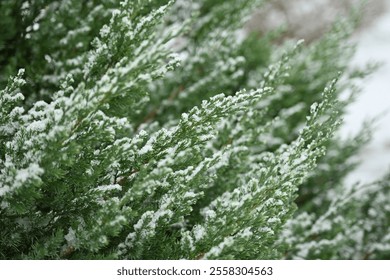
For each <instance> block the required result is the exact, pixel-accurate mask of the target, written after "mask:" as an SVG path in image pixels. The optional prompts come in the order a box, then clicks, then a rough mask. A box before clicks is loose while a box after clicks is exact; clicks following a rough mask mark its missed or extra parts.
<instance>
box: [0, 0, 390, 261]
mask: <svg viewBox="0 0 390 280" xmlns="http://www.w3.org/2000/svg"><path fill="white" fill-rule="evenodd" d="M261 2H262V1H256V0H240V1H237V0H231V1H225V0H224V1H220V0H194V1H186V0H176V1H164V0H148V1H143V0H133V1H122V2H119V1H114V0H94V1H79V0H66V1H47V0H31V1H18V0H13V1H1V2H0V14H1V15H0V26H1V30H2V32H1V33H0V87H1V88H2V90H1V91H0V230H1V234H0V256H1V258H2V259H281V258H308V259H310V258H322V259H344V258H346V259H352V258H357V259H363V258H371V259H378V258H379V259H380V258H388V257H390V233H389V225H390V220H389V219H390V218H389V217H390V215H389V212H390V208H389V195H390V192H389V190H390V184H389V181H390V180H389V179H386V178H384V179H383V180H382V181H380V182H375V183H372V184H369V185H359V184H356V185H354V186H345V185H344V184H343V178H344V177H345V175H346V174H348V172H349V171H351V170H352V169H353V167H354V166H355V165H356V163H355V162H354V161H353V160H351V159H352V156H353V155H355V154H356V152H357V151H358V150H359V148H360V147H361V146H362V145H363V144H364V143H366V142H367V141H368V139H369V134H370V130H369V129H367V128H363V129H362V131H361V133H359V135H357V136H356V137H354V138H351V139H348V140H346V141H342V140H340V139H339V138H338V137H337V129H338V128H339V125H340V123H341V118H342V115H343V112H344V108H345V106H346V105H347V104H348V103H349V102H350V101H351V100H353V98H354V97H355V96H356V92H357V91H358V90H357V88H356V85H355V84H356V82H357V81H359V80H360V79H361V78H363V77H365V76H366V75H367V74H368V73H369V72H370V69H351V68H350V67H348V62H349V59H350V57H351V55H352V54H353V46H351V45H350V44H349V43H348V42H347V41H346V39H347V38H348V36H349V35H350V34H351V32H352V31H353V29H354V26H355V24H356V21H357V18H358V15H357V13H351V16H350V17H349V19H347V20H339V21H337V22H336V23H335V24H334V25H333V27H332V28H331V30H330V31H329V32H328V33H327V34H325V35H324V36H323V37H322V38H321V39H319V40H317V41H314V42H312V43H310V44H305V43H304V42H291V41H286V40H285V41H283V33H282V32H280V31H271V32H270V33H268V34H266V35H264V36H261V37H260V36H259V35H256V34H254V35H247V36H242V32H240V30H242V29H241V28H242V26H243V24H244V23H245V20H246V19H247V18H248V16H249V15H250V14H251V13H252V12H253V10H254V9H255V8H257V7H258V6H259V5H260V4H261ZM341 92H349V93H350V98H348V99H347V100H346V99H344V100H343V101H340V100H339V95H340V93H341Z"/></svg>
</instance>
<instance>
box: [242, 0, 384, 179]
mask: <svg viewBox="0 0 390 280" xmlns="http://www.w3.org/2000/svg"><path fill="white" fill-rule="evenodd" d="M360 1H361V0H289V1H287V0H270V1H269V3H268V4H266V5H265V6H264V7H262V9H260V11H259V12H257V13H255V14H254V16H253V18H252V19H251V20H250V22H249V23H248V26H247V28H248V30H252V31H254V30H256V31H260V32H264V31H265V30H270V29H273V28H275V27H279V26H281V25H282V24H284V25H285V26H286V28H287V33H286V36H287V37H291V38H299V39H300V38H304V39H305V41H306V42H310V41H311V40H314V39H316V38H318V37H319V36H321V34H322V33H323V32H324V31H325V30H327V28H328V27H329V25H330V24H331V23H332V22H333V21H334V20H335V18H336V17H337V16H340V15H346V14H347V13H348V12H349V11H350V9H351V7H352V6H354V5H356V4H358V3H359V2H360ZM352 40H353V41H354V42H356V43H357V52H356V55H355V57H354V60H353V64H354V65H359V66H364V65H365V64H366V63H368V62H380V63H383V65H382V67H381V68H379V70H378V71H377V72H375V73H374V74H372V75H371V77H370V78H369V79H368V80H366V81H365V83H364V84H363V92H362V94H361V95H360V96H359V97H358V99H357V100H356V102H355V103H353V104H351V105H350V107H349V108H348V113H347V115H346V116H345V124H344V125H343V126H342V129H341V136H342V138H346V137H348V136H351V135H354V134H356V133H358V132H359V130H360V128H361V126H362V124H363V122H364V120H368V119H372V118H374V117H376V116H378V115H380V114H382V113H384V112H388V114H387V115H385V116H382V117H381V118H380V119H379V121H377V122H376V124H377V126H376V129H375V132H374V135H373V139H372V141H371V143H370V144H369V145H368V146H366V147H365V148H364V149H363V150H362V152H361V153H360V154H359V155H358V156H357V158H358V159H359V160H360V161H361V165H360V166H359V167H358V168H357V169H356V170H355V171H354V172H353V173H351V174H350V176H348V177H347V178H346V182H347V184H353V183H355V182H357V181H360V182H362V183H363V182H370V181H374V180H377V179H379V178H380V177H382V176H383V175H384V174H385V173H386V172H387V171H390V0H367V5H366V6H365V12H364V20H363V23H362V25H361V28H360V29H359V30H357V32H356V34H355V36H354V37H353V38H352Z"/></svg>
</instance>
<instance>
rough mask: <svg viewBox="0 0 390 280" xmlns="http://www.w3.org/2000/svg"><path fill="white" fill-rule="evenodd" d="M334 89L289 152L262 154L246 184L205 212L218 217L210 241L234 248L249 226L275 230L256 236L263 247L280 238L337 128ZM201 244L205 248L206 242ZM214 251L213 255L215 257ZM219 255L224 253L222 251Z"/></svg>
mask: <svg viewBox="0 0 390 280" xmlns="http://www.w3.org/2000/svg"><path fill="white" fill-rule="evenodd" d="M335 83H336V80H335V81H333V82H332V83H331V84H330V86H329V87H328V88H326V89H325V90H324V100H323V102H322V103H321V104H320V105H318V106H317V107H316V108H315V109H313V110H312V112H311V113H312V115H311V116H310V117H309V118H308V120H307V124H306V126H305V128H304V129H303V130H302V131H301V133H300V135H299V136H298V138H297V139H296V140H295V141H293V142H292V143H291V144H290V145H288V146H287V145H282V146H280V147H279V149H278V150H277V151H276V152H274V153H267V154H264V155H265V157H264V159H263V160H261V156H262V154H260V155H259V156H260V158H259V159H258V160H257V162H258V164H257V165H253V166H252V169H251V170H247V172H246V175H245V176H246V178H247V182H245V183H244V184H243V185H241V186H238V187H236V188H235V189H234V190H232V191H228V192H225V193H224V194H222V195H221V196H220V197H217V198H216V199H215V200H214V201H212V202H211V203H210V205H209V206H208V207H206V210H205V211H206V212H207V211H213V212H214V213H215V215H213V218H211V219H210V218H208V219H207V220H206V221H205V225H206V226H205V228H206V229H207V231H208V232H207V234H206V236H210V238H214V241H215V240H217V239H218V240H221V242H222V243H221V244H224V241H223V240H224V239H223V238H228V239H226V240H230V242H234V238H233V237H232V236H231V234H232V233H234V232H235V231H236V229H237V228H242V227H243V225H244V224H245V225H247V226H248V225H249V226H253V230H254V232H256V231H257V230H260V229H261V228H267V227H270V228H271V229H272V231H269V232H268V233H267V234H264V233H262V234H260V235H256V238H255V240H256V242H260V243H259V244H264V242H269V241H270V240H274V241H275V239H276V233H277V232H279V231H280V230H281V226H282V225H283V223H284V222H285V221H286V220H287V218H288V217H289V216H290V215H291V212H292V210H293V209H294V205H293V201H294V198H295V197H296V192H297V186H298V185H300V184H301V183H302V182H303V180H304V178H306V177H307V176H308V174H309V173H310V171H311V170H312V169H313V168H314V167H315V163H316V160H317V158H318V157H319V156H321V155H323V145H324V144H325V143H326V141H327V140H328V139H330V138H331V137H332V135H333V132H334V131H335V129H336V127H337V125H338V124H337V121H335V118H337V116H338V112H337V111H336V109H335V102H336V101H335V100H334V96H333V94H334V88H335ZM324 116H326V117H325V118H324ZM259 163H260V164H259ZM254 178H258V179H254ZM248 217H251V218H248ZM254 225H256V227H254ZM220 228H223V229H224V230H223V231H221V230H220ZM187 236H190V235H187ZM217 236H218V237H217ZM216 238H217V239H216ZM255 240H254V241H255ZM267 240H268V241H267ZM202 242H203V244H204V243H207V240H206V241H203V240H202ZM191 244H192V246H193V247H194V248H197V246H198V244H197V241H195V240H193V241H192V242H191ZM259 246H260V245H259ZM217 249H218V248H217V247H216V248H214V249H213V250H214V251H215V250H217ZM264 250H266V248H264ZM214 251H213V253H212V255H213V256H216V254H217V252H214ZM217 251H218V252H219V253H221V251H220V250H219V249H218V250H217Z"/></svg>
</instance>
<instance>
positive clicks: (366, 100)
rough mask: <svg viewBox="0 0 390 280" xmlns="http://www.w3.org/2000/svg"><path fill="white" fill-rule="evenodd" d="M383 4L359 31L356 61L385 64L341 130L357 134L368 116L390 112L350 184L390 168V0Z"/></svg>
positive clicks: (377, 176)
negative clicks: (379, 11)
mask: <svg viewBox="0 0 390 280" xmlns="http://www.w3.org/2000/svg"><path fill="white" fill-rule="evenodd" d="M377 1H379V0H377ZM371 2H374V1H371ZM383 4H384V5H383V10H382V13H380V14H377V15H375V16H374V17H373V18H372V22H371V23H370V24H369V25H368V26H367V27H365V28H363V29H362V30H361V31H360V32H359V33H358V34H356V38H355V39H356V40H357V43H358V48H357V53H356V55H355V58H354V61H353V63H355V64H356V65H364V64H365V63H367V62H369V61H376V62H382V63H383V65H382V66H381V68H379V70H378V71H377V72H375V73H374V74H373V75H372V76H371V77H370V78H369V79H368V80H367V83H365V84H364V87H363V92H362V94H361V95H360V96H359V97H358V99H357V100H356V102H355V103H353V104H352V105H351V106H350V107H349V110H348V114H347V116H346V118H345V125H344V126H343V128H342V131H341V132H342V134H344V135H345V136H346V135H348V134H351V133H357V132H358V131H359V128H360V126H361V124H362V122H363V121H364V120H365V119H367V118H374V117H375V116H378V115H379V114H381V113H384V112H387V114H386V115H384V116H382V117H380V119H379V120H378V121H377V127H376V129H375V130H374V137H373V139H372V141H371V143H370V144H369V145H368V146H367V147H365V148H364V149H363V151H362V152H361V153H360V154H359V159H360V160H361V162H362V163H361V165H360V166H359V167H358V169H357V170H356V171H354V172H353V173H352V174H351V175H350V176H349V177H348V178H347V182H348V183H353V182H355V181H361V182H369V181H372V180H376V179H378V178H380V177H381V176H383V175H384V174H385V173H386V172H387V171H390V0H386V1H383Z"/></svg>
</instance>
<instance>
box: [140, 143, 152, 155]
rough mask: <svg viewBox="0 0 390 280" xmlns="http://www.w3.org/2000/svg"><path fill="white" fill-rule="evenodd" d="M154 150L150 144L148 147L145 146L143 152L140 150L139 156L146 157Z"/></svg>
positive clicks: (147, 144)
mask: <svg viewBox="0 0 390 280" xmlns="http://www.w3.org/2000/svg"><path fill="white" fill-rule="evenodd" d="M152 150H153V146H152V145H151V144H150V143H146V145H145V146H143V147H142V149H141V150H139V152H138V154H139V155H144V154H146V153H148V152H150V151H152Z"/></svg>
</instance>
